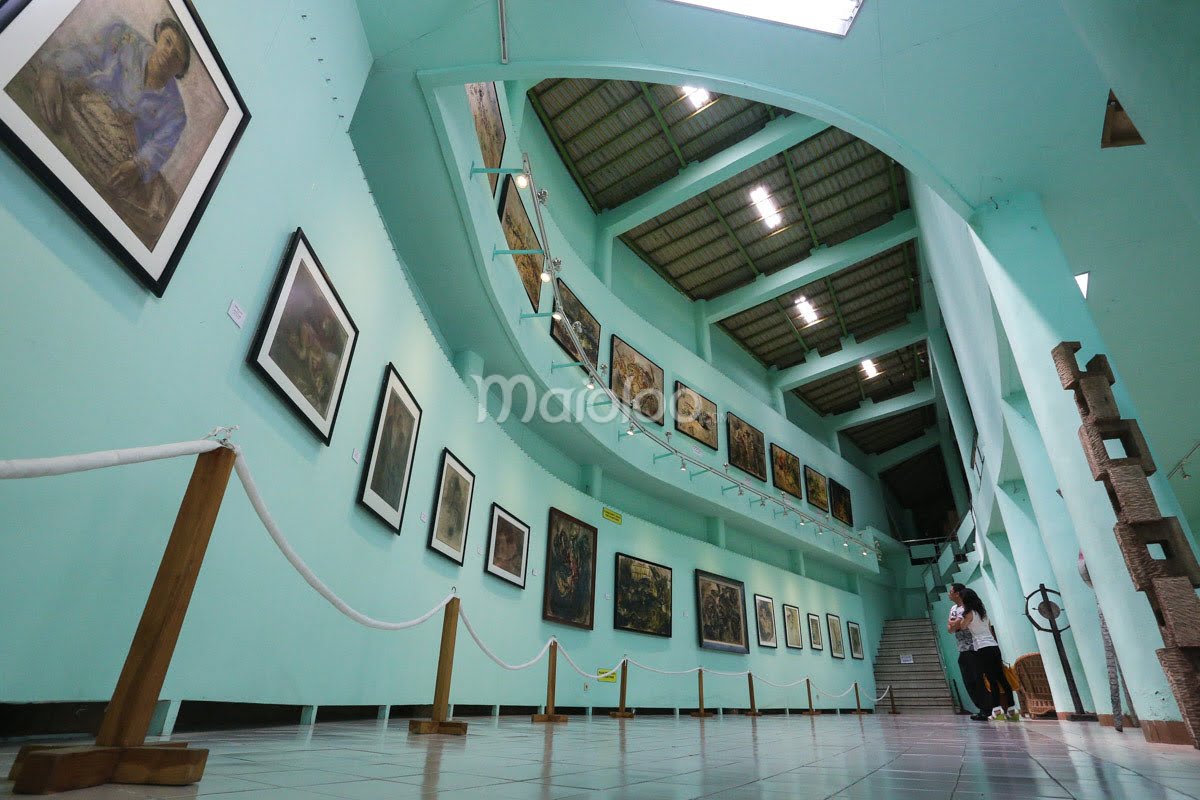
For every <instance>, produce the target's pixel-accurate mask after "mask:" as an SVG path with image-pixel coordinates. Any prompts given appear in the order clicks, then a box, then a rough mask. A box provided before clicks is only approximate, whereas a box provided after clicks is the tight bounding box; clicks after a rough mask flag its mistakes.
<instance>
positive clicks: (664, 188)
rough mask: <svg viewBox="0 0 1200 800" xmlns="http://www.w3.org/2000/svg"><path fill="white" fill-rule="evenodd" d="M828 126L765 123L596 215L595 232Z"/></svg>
mask: <svg viewBox="0 0 1200 800" xmlns="http://www.w3.org/2000/svg"><path fill="white" fill-rule="evenodd" d="M828 128H829V123H827V122H821V121H820V120H815V119H813V118H812V117H806V116H804V115H803V114H792V115H790V116H787V117H779V118H777V119H775V120H773V121H771V122H768V123H767V124H766V125H765V126H764V127H763V129H762V130H760V131H759V132H758V133H755V134H754V135H752V136H750V137H748V138H746V139H743V140H742V141H740V142H738V143H737V144H735V145H733V146H732V147H729V148H726V149H725V150H722V151H721V152H719V153H717V154H716V155H714V156H712V157H711V158H707V159H705V160H704V161H700V162H695V163H692V164H689V165H688V166H686V167H684V168H683V169H682V170H681V171H680V172H679V174H678V175H676V176H675V177H674V178H671V179H670V180H668V181H666V182H665V183H662V184H660V185H659V186H657V187H655V188H654V189H651V190H650V191H648V192H646V193H645V194H642V195H640V196H638V197H636V198H634V199H633V200H630V201H628V202H626V203H623V204H622V205H620V206H618V207H617V208H614V209H611V210H609V211H605V212H604V213H602V214H600V215H598V216H597V217H596V228H597V235H598V236H601V237H607V238H610V239H611V238H614V237H616V236H620V235H621V234H622V233H625V232H626V231H629V230H633V229H634V228H636V227H637V226H638V225H641V224H642V223H643V222H647V221H649V220H652V219H654V218H655V217H657V216H658V215H659V214H662V213H663V212H664V211H669V210H670V209H672V208H674V207H675V206H677V205H679V204H680V203H682V202H684V201H685V200H690V199H691V198H693V197H695V196H696V195H698V194H700V193H702V192H705V191H707V190H709V189H711V188H713V187H714V186H717V185H719V184H721V183H722V182H723V181H725V180H728V179H729V178H732V177H733V176H734V175H737V174H738V173H739V172H742V171H743V170H745V169H748V168H749V167H752V166H754V165H755V164H759V163H761V162H763V161H766V160H767V159H768V158H770V157H771V156H775V155H778V154H779V153H781V152H783V151H784V150H787V149H788V148H789V147H794V146H795V145H797V144H800V142H803V141H804V140H806V139H809V138H812V137H813V136H816V135H817V134H818V133H820V132H821V131H824V130H826V129H828Z"/></svg>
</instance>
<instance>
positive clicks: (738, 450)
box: [725, 411, 767, 483]
mask: <svg viewBox="0 0 1200 800" xmlns="http://www.w3.org/2000/svg"><path fill="white" fill-rule="evenodd" d="M742 431H744V432H745V433H746V436H752V437H754V441H753V442H746V441H745V439H746V436H742V435H741V434H740V432H742ZM725 442H726V446H727V447H728V448H729V463H730V465H731V466H734V467H737V468H738V469H740V470H741V471H742V472H744V473H746V474H747V475H750V476H753V477H755V478H758V479H759V480H760V481H763V482H764V483H765V482H766V480H767V439H766V437H765V436H764V435H763V432H762V431H761V430H759V429H758V428H756V427H754V426H753V425H751V424H750V423H749V422H746V420H744V419H742V418H741V417H739V416H738V415H737V414H734V413H733V412H732V411H727V412H726V413H725ZM747 448H749V449H747Z"/></svg>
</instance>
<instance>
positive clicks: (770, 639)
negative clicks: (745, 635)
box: [754, 594, 779, 647]
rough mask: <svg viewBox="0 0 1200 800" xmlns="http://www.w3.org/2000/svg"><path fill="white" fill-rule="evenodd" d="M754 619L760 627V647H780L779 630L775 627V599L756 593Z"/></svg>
mask: <svg viewBox="0 0 1200 800" xmlns="http://www.w3.org/2000/svg"><path fill="white" fill-rule="evenodd" d="M754 621H755V623H757V628H758V646H759V647H778V646H779V632H778V631H777V630H776V629H775V599H774V598H772V597H767V596H766V595H762V594H756V595H754Z"/></svg>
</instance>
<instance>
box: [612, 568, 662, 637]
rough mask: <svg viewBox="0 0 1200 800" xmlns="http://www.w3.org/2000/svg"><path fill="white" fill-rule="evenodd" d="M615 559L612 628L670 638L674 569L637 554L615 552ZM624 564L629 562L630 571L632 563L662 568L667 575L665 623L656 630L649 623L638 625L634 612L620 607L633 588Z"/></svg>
mask: <svg viewBox="0 0 1200 800" xmlns="http://www.w3.org/2000/svg"><path fill="white" fill-rule="evenodd" d="M615 561H616V568H615V570H614V572H613V628H614V629H615V630H618V631H630V632H632V633H643V634H646V635H647V636H659V637H662V638H664V639H669V638H671V634H672V632H673V626H674V619H673V618H674V609H673V603H674V589H675V576H674V570H672V569H671V568H670V567H668V566H667V565H665V564H658V563H655V562H653V561H650V560H648V559H645V558H638V557H637V556H631V555H629V554H628V553H617V554H616V559H615ZM625 564H629V566H630V567H631V570H630V571H632V567H633V565H635V564H642V565H645V566H646V567H649V568H650V570H651V571H653V570H662V571H665V572H666V576H667V597H666V601H665V606H666V624H665V625H660V626H659V627H658V629H657V630H655V629H653V628H652V627H651V626H649V625H643V626H641V627H639V625H638V620H636V619H635V616H634V614H632V613H630V612H629V611H628V610H623V608H622V606H623V603H622V601H623V599H624V598H627V597H628V596H629V594H630V593H631V589H632V588H633V586H632V585H631V584H630V577H629V576H628V575H627V574H626V570H625V569H623V566H625Z"/></svg>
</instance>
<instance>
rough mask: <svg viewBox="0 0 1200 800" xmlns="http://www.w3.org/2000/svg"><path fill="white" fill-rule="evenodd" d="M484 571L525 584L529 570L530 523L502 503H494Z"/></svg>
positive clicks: (506, 579) (515, 582) (518, 584)
mask: <svg viewBox="0 0 1200 800" xmlns="http://www.w3.org/2000/svg"><path fill="white" fill-rule="evenodd" d="M518 553H519V554H520V555H519V557H518V556H517V554H518ZM483 571H484V572H486V573H488V574H489V575H495V576H496V577H497V578H499V579H500V580H503V581H507V582H508V583H511V584H513V585H514V586H517V587H519V588H521V589H524V588H525V576H526V575H527V574H528V571H529V526H528V525H526V524H525V523H524V522H522V521H521V520H520V519H519V518H518V517H517V516H516V515H515V514H513V513H511V512H510V511H509V510H508V509H506V508H504V506H502V505H500V504H499V503H492V513H491V523H490V524H489V525H488V545H487V553H486V555H485V557H484V559H483Z"/></svg>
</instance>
